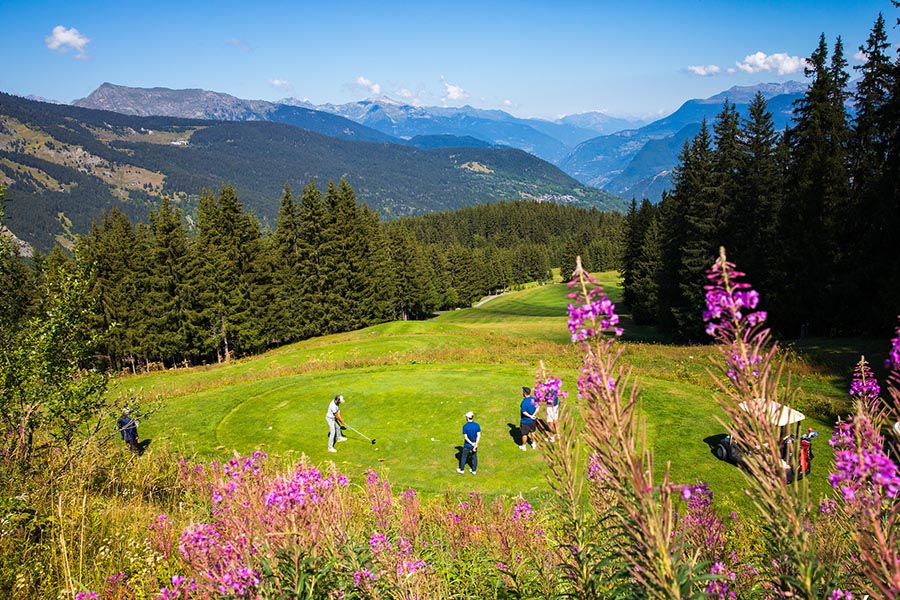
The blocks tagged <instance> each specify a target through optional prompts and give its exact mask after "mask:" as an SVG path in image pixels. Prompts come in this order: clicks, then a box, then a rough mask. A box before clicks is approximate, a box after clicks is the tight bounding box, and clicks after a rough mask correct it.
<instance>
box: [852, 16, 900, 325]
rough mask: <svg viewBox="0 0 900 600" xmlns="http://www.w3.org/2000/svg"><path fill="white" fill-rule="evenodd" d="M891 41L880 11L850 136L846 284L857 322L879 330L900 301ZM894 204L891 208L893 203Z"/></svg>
mask: <svg viewBox="0 0 900 600" xmlns="http://www.w3.org/2000/svg"><path fill="white" fill-rule="evenodd" d="M888 48H890V43H889V42H888V40H887V34H886V32H885V23H884V17H883V16H882V15H881V14H879V15H878V18H877V19H876V21H875V24H874V25H873V27H872V30H871V33H870V34H869V37H868V39H867V40H866V43H865V45H863V46H860V51H861V52H862V54H863V55H864V56H865V58H866V61H865V62H864V63H863V64H862V65H859V66H857V67H855V68H856V69H857V70H858V71H859V72H860V78H859V80H858V81H857V83H856V92H855V94H854V96H853V99H854V106H855V109H856V116H855V118H854V120H853V134H852V136H851V138H850V140H851V143H850V150H849V154H850V178H851V179H850V180H851V201H850V207H849V209H848V217H847V219H846V228H847V234H848V235H847V238H848V240H847V247H848V248H849V249H850V252H849V253H848V254H846V255H845V260H846V262H847V263H848V264H847V265H846V266H845V267H844V268H843V269H842V271H843V272H845V273H847V277H848V281H847V283H848V285H849V287H851V288H852V289H854V290H855V291H856V294H855V296H854V297H852V298H851V299H850V300H854V301H855V302H854V304H856V303H859V304H863V303H864V304H865V306H861V305H856V306H852V307H850V309H851V310H854V309H855V313H856V315H857V317H856V319H855V322H856V323H858V324H859V325H860V326H861V327H862V329H863V330H865V331H868V332H871V333H880V332H882V331H885V330H888V328H889V327H890V325H891V324H892V323H893V317H894V312H895V311H896V310H897V306H898V305H900V293H897V292H894V291H893V290H896V289H897V286H898V285H900V270H898V268H897V267H896V266H895V263H896V261H895V260H894V256H895V252H894V251H893V248H895V247H896V241H895V239H894V238H895V236H896V231H897V229H896V225H898V224H900V222H898V219H897V216H896V213H897V209H896V205H897V204H896V200H894V201H893V202H892V200H893V199H895V198H896V196H895V195H894V194H893V193H892V188H894V183H893V180H892V177H891V175H889V174H888V168H887V161H888V159H889V156H890V155H891V132H892V131H896V122H897V119H898V117H897V113H896V111H897V110H898V109H900V104H898V103H897V102H896V99H895V98H894V93H895V90H896V77H897V67H896V66H895V65H894V64H893V63H892V61H891V58H890V57H889V56H888V54H887V50H888ZM892 206H893V208H892Z"/></svg>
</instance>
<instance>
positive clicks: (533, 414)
mask: <svg viewBox="0 0 900 600" xmlns="http://www.w3.org/2000/svg"><path fill="white" fill-rule="evenodd" d="M522 396H524V398H522V405H521V407H520V411H521V415H522V416H521V418H520V419H519V428H520V430H521V432H522V445H521V446H519V450H522V451H524V450H525V448H526V444H528V445H529V446H531V447H532V448H534V430H535V429H536V428H537V411H538V405H537V400H536V399H535V397H534V396H532V395H531V388H529V387H523V388H522Z"/></svg>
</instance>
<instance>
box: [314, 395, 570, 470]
mask: <svg viewBox="0 0 900 600" xmlns="http://www.w3.org/2000/svg"><path fill="white" fill-rule="evenodd" d="M343 402H344V397H343V396H342V395H340V394H339V395H337V396H335V397H334V399H333V400H332V401H331V402H330V403H329V404H328V411H327V412H326V413H325V421H326V422H327V423H328V451H329V452H337V450H336V449H335V447H334V445H335V443H337V442H343V441H346V439H347V438H345V437H344V436H343V435H342V434H341V427H346V426H347V424H346V423H345V422H344V418H343V417H342V416H341V404H343ZM538 407H539V402H538V400H537V398H535V397H534V396H533V395H532V393H531V388H529V387H523V388H522V403H521V405H520V406H519V431H520V435H521V442H522V443H521V444H519V449H520V450H522V451H525V450H527V449H528V446H531V447H532V448H534V447H535V431H536V430H537V425H538V417H537V414H538ZM463 416H464V417H465V419H466V422H465V424H464V425H463V427H462V434H463V446H462V451H461V452H460V455H459V468H457V469H456V472H457V473H460V474H462V473H465V468H466V465H469V469H470V472H471V473H472V475H474V474H475V473H477V472H478V444H479V443H480V442H481V426H480V425H479V424H478V423H476V422H475V413H473V412H472V411H471V410H470V411H469V412H467V413H466V414H465V415H463ZM558 420H559V398H557V397H556V395H553V396H552V397H550V398H548V399H547V402H546V418H545V419H544V423H545V424H546V428H547V434H548V439H549V440H550V441H551V442H553V441H556V423H557V421H558ZM373 443H374V442H373Z"/></svg>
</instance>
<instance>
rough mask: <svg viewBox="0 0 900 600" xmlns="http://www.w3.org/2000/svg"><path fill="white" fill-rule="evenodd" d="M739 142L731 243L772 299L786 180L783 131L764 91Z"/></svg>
mask: <svg viewBox="0 0 900 600" xmlns="http://www.w3.org/2000/svg"><path fill="white" fill-rule="evenodd" d="M739 142H740V150H741V154H742V160H741V164H740V171H739V174H738V186H737V189H736V190H735V195H734V198H733V202H732V209H731V211H730V212H729V215H730V218H729V224H728V227H727V229H728V232H729V235H728V239H727V240H726V242H725V243H726V246H727V248H728V254H729V256H733V257H734V259H733V260H734V261H735V262H736V264H738V265H740V267H741V270H742V271H744V272H745V273H747V277H748V281H752V282H754V286H755V287H756V289H757V290H758V291H759V292H760V294H762V295H763V297H765V298H769V299H771V298H770V295H769V294H770V292H771V290H772V289H773V287H774V285H775V283H774V280H773V277H774V276H775V268H776V260H775V256H776V252H778V250H779V243H778V240H777V237H776V236H777V226H778V219H779V213H780V209H781V190H782V187H783V184H782V182H781V170H780V168H779V164H778V157H777V152H778V145H779V136H778V134H777V133H776V132H775V124H774V121H773V120H772V113H771V112H769V110H768V106H767V102H766V99H765V97H764V96H763V95H762V93H761V92H757V93H756V95H755V96H754V98H753V100H752V101H751V102H750V106H749V108H748V116H747V118H746V119H745V120H744V121H743V126H742V129H741V135H740V140H739Z"/></svg>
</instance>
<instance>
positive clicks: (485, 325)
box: [119, 272, 858, 509]
mask: <svg viewBox="0 0 900 600" xmlns="http://www.w3.org/2000/svg"><path fill="white" fill-rule="evenodd" d="M600 279H601V281H602V283H603V285H604V288H605V289H606V291H607V292H608V293H609V295H610V298H611V299H612V300H613V301H617V300H618V299H619V298H620V295H621V290H620V287H619V280H618V277H617V274H616V273H612V272H610V273H604V274H602V275H601V276H600ZM568 291H569V290H568V289H567V288H566V286H565V285H563V284H552V285H536V286H531V287H527V288H526V289H522V290H519V291H515V292H512V293H508V294H504V295H502V296H499V297H496V298H492V299H490V300H488V301H486V302H484V303H482V304H480V305H478V306H477V307H475V308H469V309H462V310H456V311H450V312H447V313H444V314H441V315H439V316H437V317H436V318H434V319H432V320H429V321H406V322H392V323H385V324H382V325H378V326H374V327H370V328H367V329H363V330H360V331H355V332H351V333H344V334H337V335H331V336H325V337H321V338H315V339H310V340H306V341H304V342H300V343H297V344H293V345H290V346H287V347H283V348H279V349H277V350H274V351H271V352H268V353H266V354H264V355H262V356H259V357H254V358H252V359H247V360H241V361H234V362H232V363H229V364H224V365H217V366H208V367H200V368H195V369H189V370H174V371H166V372H157V373H151V374H148V375H141V376H135V377H127V378H124V379H123V380H121V381H120V382H119V386H120V388H121V389H122V390H133V392H132V393H135V392H136V393H138V394H139V395H141V396H143V397H145V398H149V397H154V396H158V397H159V398H160V399H161V403H160V404H159V406H158V408H157V409H156V410H155V411H153V412H152V414H150V415H149V416H148V417H147V418H145V419H143V420H142V422H141V426H140V433H141V437H142V439H143V440H144V444H145V445H146V449H147V451H148V452H151V453H152V452H154V451H155V450H156V449H157V448H165V449H166V451H169V450H170V449H175V450H176V452H177V453H179V454H180V455H183V456H187V457H191V458H192V459H194V460H210V459H219V460H221V459H223V458H228V457H230V456H232V455H233V454H234V453H238V454H242V455H247V454H249V453H251V452H253V451H255V450H262V451H265V452H267V453H269V455H273V456H282V457H284V458H285V459H287V460H296V459H299V458H300V456H302V455H305V456H306V457H308V459H309V460H310V461H311V462H312V463H313V464H317V465H323V464H326V463H327V462H328V461H331V460H333V461H334V463H335V465H336V466H337V467H338V468H339V469H340V470H341V471H342V472H343V473H346V474H347V475H348V476H350V477H351V479H353V478H354V476H355V477H356V478H359V477H361V476H362V473H364V472H365V470H366V469H376V470H377V471H378V472H379V473H382V474H384V475H386V476H387V477H389V478H390V481H391V482H392V484H393V485H394V486H395V487H397V488H398V489H406V488H411V489H415V490H417V491H418V492H419V493H421V494H429V495H437V494H453V495H460V494H464V493H468V492H469V491H471V490H476V491H478V492H480V493H482V494H485V495H486V496H488V497H497V496H510V497H512V496H516V495H520V494H521V495H522V496H524V497H526V498H528V499H529V500H531V501H532V502H538V503H540V502H541V499H542V498H543V497H545V495H546V494H547V493H548V488H547V483H546V469H545V466H544V461H543V459H542V457H541V453H540V452H536V451H533V450H531V449H530V448H529V449H528V450H527V451H526V452H522V451H521V450H520V449H519V448H518V446H517V445H516V442H515V437H514V434H515V432H516V429H517V427H518V410H519V408H518V407H519V402H520V401H521V388H522V386H529V387H533V385H534V381H535V375H536V372H537V370H538V368H539V365H540V364H541V362H543V364H544V365H545V366H546V367H547V368H548V369H551V370H553V372H554V373H556V374H557V375H558V376H560V377H561V378H562V380H563V389H564V390H566V391H568V392H569V398H568V400H566V401H567V402H578V400H576V396H577V390H576V389H575V381H576V380H577V377H578V366H579V363H580V358H579V355H578V353H577V352H576V350H575V348H573V346H572V344H571V342H570V339H569V338H570V333H569V331H568V329H567V328H566V319H567V312H566V305H567V302H569V300H568V299H567V298H566V295H567V293H568ZM622 324H623V326H624V328H625V334H624V335H623V338H622V345H623V357H622V360H623V362H624V363H626V364H628V365H631V366H632V367H633V369H634V375H635V378H636V380H637V383H638V386H639V389H640V396H639V398H640V411H641V414H642V415H643V416H644V417H645V419H646V423H647V430H648V437H649V440H650V446H651V448H652V449H653V451H654V453H655V455H656V465H657V468H662V467H664V466H665V464H666V463H667V462H668V463H670V469H671V476H672V479H673V481H678V482H682V483H687V484H693V483H697V482H698V481H703V482H705V483H706V484H707V485H709V487H710V489H711V490H712V492H713V493H714V494H715V496H716V502H717V505H719V506H721V507H724V508H726V509H727V508H728V507H732V506H742V505H746V503H747V500H746V497H745V495H744V493H743V491H742V490H743V487H744V484H745V482H744V477H743V475H742V474H741V473H740V472H739V470H738V469H737V468H736V467H735V466H734V465H731V464H729V463H726V462H722V461H719V460H717V459H716V458H715V456H714V455H713V453H712V451H711V446H710V442H711V441H713V440H715V439H716V436H719V435H721V434H722V433H724V431H725V428H724V427H723V425H722V424H721V423H720V419H724V414H723V413H722V411H721V410H720V409H719V408H718V406H717V404H716V401H715V398H714V394H715V393H716V386H715V384H714V383H713V380H712V378H711V376H710V375H709V373H708V371H707V369H709V368H711V367H713V361H714V360H716V355H715V353H714V352H713V350H712V347H710V346H677V345H672V344H668V343H665V340H661V339H660V338H659V337H658V336H656V335H655V334H654V332H653V331H652V330H648V329H646V328H640V327H635V326H634V325H633V324H632V323H631V322H630V321H629V320H628V318H627V314H626V315H624V317H623V322H622ZM823 351H824V349H823V348H819V349H818V355H822V354H823ZM788 358H789V363H790V364H789V369H790V370H792V371H793V372H794V375H793V379H792V387H793V388H794V389H795V397H796V398H797V403H798V405H799V406H798V407H799V408H800V409H801V410H806V412H807V413H808V414H807V419H806V421H804V423H803V424H802V426H803V427H813V428H815V429H816V430H818V431H821V432H822V433H823V434H824V435H823V437H821V438H819V440H818V441H817V442H816V443H815V444H814V451H815V453H816V459H815V461H814V467H813V472H812V474H811V475H810V477H809V479H808V482H809V485H810V487H811V491H812V494H813V496H814V497H818V496H823V495H826V494H829V493H830V486H829V485H828V483H827V473H828V471H829V466H830V462H831V460H832V456H833V455H832V453H831V451H830V448H829V447H828V445H827V434H828V433H829V432H830V428H831V425H832V422H830V421H829V416H830V414H829V412H834V407H838V406H842V405H844V406H845V405H846V398H847V395H846V389H847V386H848V385H849V376H850V374H851V373H852V364H853V362H854V361H855V360H858V357H856V358H855V359H852V358H849V357H848V359H849V362H847V363H846V364H843V361H841V360H840V359H836V360H835V361H832V363H829V364H830V366H831V367H832V368H836V367H838V366H840V367H842V368H843V369H844V370H843V372H839V371H836V370H835V371H833V372H829V371H827V370H823V369H820V368H816V367H814V366H813V365H814V363H813V362H811V361H809V360H805V359H803V358H801V355H799V354H798V353H796V352H793V353H789V357H788ZM336 394H342V395H343V396H344V398H345V403H344V404H343V405H342V408H341V412H342V415H343V416H344V418H345V420H347V422H348V423H349V424H350V425H351V426H352V427H354V428H355V429H358V430H359V431H360V432H362V433H363V434H364V435H365V436H368V437H369V438H373V439H375V440H376V444H374V445H372V444H370V443H369V441H368V440H366V439H365V438H364V437H362V436H360V435H359V434H357V433H356V432H353V431H351V430H347V431H345V435H346V436H347V437H348V438H349V439H348V441H347V442H344V443H341V444H338V445H337V449H338V453H337V454H329V453H328V452H327V427H326V425H325V420H324V415H325V409H326V407H327V405H328V402H329V401H330V399H331V398H332V397H334V396H335V395H336ZM807 407H808V408H807ZM810 409H812V410H810ZM468 410H472V411H474V412H475V420H476V421H477V422H478V423H479V424H480V425H481V427H482V444H481V446H480V449H479V472H478V474H477V476H475V477H472V476H470V475H469V473H468V472H466V474H465V475H464V476H461V475H459V474H457V473H456V466H457V461H458V456H459V448H460V445H461V439H462V438H461V433H460V430H461V427H462V424H463V422H464V419H463V414H464V413H465V412H466V411H468ZM292 457H293V458H292Z"/></svg>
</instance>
